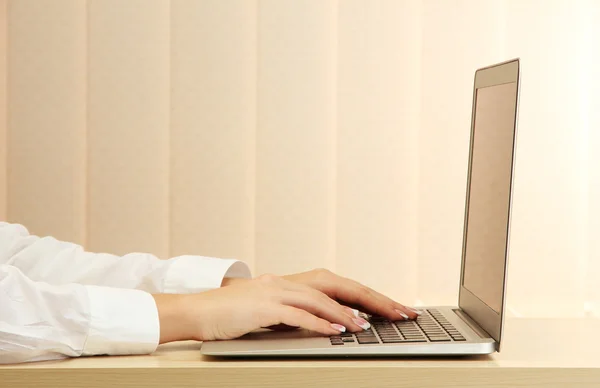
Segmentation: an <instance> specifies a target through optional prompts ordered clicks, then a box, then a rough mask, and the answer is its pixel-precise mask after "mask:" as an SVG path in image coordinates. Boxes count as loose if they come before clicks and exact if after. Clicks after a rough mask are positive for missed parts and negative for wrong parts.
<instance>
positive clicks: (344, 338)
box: [342, 337, 354, 342]
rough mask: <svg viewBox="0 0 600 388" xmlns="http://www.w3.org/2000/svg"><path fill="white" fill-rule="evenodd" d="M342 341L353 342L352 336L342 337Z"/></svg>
mask: <svg viewBox="0 0 600 388" xmlns="http://www.w3.org/2000/svg"><path fill="white" fill-rule="evenodd" d="M342 342H354V338H352V337H342Z"/></svg>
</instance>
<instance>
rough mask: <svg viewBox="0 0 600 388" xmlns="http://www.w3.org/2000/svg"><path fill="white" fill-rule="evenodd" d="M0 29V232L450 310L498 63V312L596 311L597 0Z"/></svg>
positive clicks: (267, 0)
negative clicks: (487, 77)
mask: <svg viewBox="0 0 600 388" xmlns="http://www.w3.org/2000/svg"><path fill="white" fill-rule="evenodd" d="M0 9H1V16H0V18H1V20H2V21H3V24H2V31H0V49H1V58H0V69H1V70H2V77H0V78H1V79H2V83H0V124H1V125H0V136H1V138H0V139H2V140H1V141H0V144H1V146H0V218H1V219H8V220H9V221H11V222H18V223H22V224H24V225H26V226H27V227H28V228H30V230H31V231H32V232H34V233H37V234H42V235H46V234H50V235H53V236H55V237H57V238H60V239H66V240H71V241H74V242H77V243H80V244H83V245H84V246H85V247H86V248H87V249H89V250H93V251H109V252H113V253H118V254H124V253H126V252H129V251H146V252H152V253H154V254H156V255H158V256H160V257H169V256H175V255H180V254H184V253H194V254H201V255H207V256H216V257H235V258H239V259H242V260H245V261H247V262H248V263H249V264H250V265H251V266H252V268H253V269H254V271H255V273H262V272H274V273H281V274H282V273H289V272H295V271H302V270H305V269H309V268H314V267H327V268H330V269H332V270H335V271H336V272H339V273H341V274H343V275H346V276H350V277H353V278H355V279H357V280H359V281H362V282H364V283H366V284H368V285H370V286H373V287H375V288H377V289H379V290H381V291H383V292H385V293H388V294H390V295H391V296H393V297H395V298H397V299H399V300H400V301H402V302H405V303H407V304H414V303H433V304H455V303H456V301H457V293H458V280H459V275H460V274H459V271H460V257H461V246H462V240H461V239H462V222H463V215H464V195H465V187H466V169H467V157H468V155H467V153H468V143H469V124H470V114H471V99H472V87H473V75H474V71H475V69H477V68H478V67H482V66H486V65H489V64H492V63H495V62H500V61H504V60H506V59H510V58H513V57H520V58H521V60H522V89H521V92H522V94H521V105H520V107H521V109H520V115H519V135H518V150H517V170H516V182H515V196H514V202H513V204H514V212H513V216H514V217H513V224H512V235H511V251H510V253H511V255H510V270H509V298H508V305H509V310H510V312H511V314H513V315H522V316H562V315H570V316H577V315H583V314H586V313H593V312H594V311H596V312H598V311H599V310H598V306H599V305H598V302H600V286H598V282H597V279H598V278H599V277H600V264H599V261H600V244H599V243H598V236H599V235H600V222H599V221H598V219H599V218H600V206H599V205H598V200H597V198H600V157H599V156H598V152H597V149H598V148H599V147H600V136H599V135H598V130H599V128H600V118H599V116H600V113H599V112H598V109H596V107H597V106H598V105H599V104H600V74H599V73H598V72H597V70H596V69H597V68H598V67H600V66H599V65H600V58H599V57H598V55H599V54H598V51H597V50H596V49H595V48H597V47H600V27H598V26H599V25H600V23H599V21H600V4H598V2H595V1H593V0H587V1H585V0H582V1H578V2H570V1H566V0H564V1H560V0H557V1H543V0H524V1H520V0H489V1H477V0H461V1H441V0H438V1H435V0H423V1H411V0H404V1H402V0H399V1H394V0H381V1H366V0H339V1H333V0H330V1H321V0H302V1H292V0H260V1H255V0H230V1H219V0H171V1H167V0H127V1H122V0H55V1H52V2H41V1H38V0H4V1H0ZM594 309H595V310H594Z"/></svg>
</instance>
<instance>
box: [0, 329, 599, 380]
mask: <svg viewBox="0 0 600 388" xmlns="http://www.w3.org/2000/svg"><path fill="white" fill-rule="evenodd" d="M505 338H506V341H505V343H504V344H503V346H504V347H503V349H502V352H501V353H495V354H493V355H489V356H476V357H460V358H387V359H386V358H363V359H344V358H337V359H320V360H317V359H280V360H272V359H243V360H229V359H215V358H209V357H203V356H202V355H201V354H200V351H199V350H200V347H201V343H199V342H183V343H175V344H168V345H163V346H160V347H159V348H158V350H157V351H156V352H155V353H154V354H152V355H148V356H127V357H88V358H79V359H70V360H65V361H51V362H39V363H31V364H22V365H7V366H0V387H2V388H4V387H10V388H18V387H61V388H68V387H86V388H95V387H217V386H218V387H317V386H320V387H373V388H376V387H454V388H458V387H489V388H493V387H561V388H574V387H598V388H600V320H596V319H558V320H557V319H511V320H509V321H508V322H507V325H506V337H505Z"/></svg>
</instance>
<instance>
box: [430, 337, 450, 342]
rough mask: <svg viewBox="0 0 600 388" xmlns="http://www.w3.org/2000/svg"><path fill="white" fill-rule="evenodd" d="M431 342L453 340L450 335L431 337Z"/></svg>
mask: <svg viewBox="0 0 600 388" xmlns="http://www.w3.org/2000/svg"><path fill="white" fill-rule="evenodd" d="M429 340H430V341H431V342H448V341H451V339H450V337H429Z"/></svg>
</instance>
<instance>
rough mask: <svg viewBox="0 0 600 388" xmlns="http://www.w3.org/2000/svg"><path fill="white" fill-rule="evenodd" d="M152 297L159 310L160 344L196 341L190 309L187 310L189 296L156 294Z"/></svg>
mask: <svg viewBox="0 0 600 388" xmlns="http://www.w3.org/2000/svg"><path fill="white" fill-rule="evenodd" d="M152 296H153V297H154V301H155V302H156V308H157V310H158V320H159V324H160V340H159V343H161V344H164V343H167V342H173V341H185V340H191V339H194V337H195V336H194V331H193V324H191V322H190V319H189V317H188V311H189V308H186V305H187V303H186V300H187V297H188V296H189V295H180V294H155V295H152Z"/></svg>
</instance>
